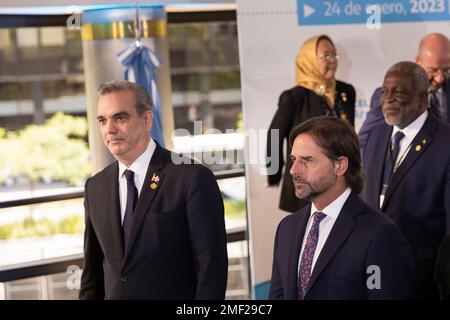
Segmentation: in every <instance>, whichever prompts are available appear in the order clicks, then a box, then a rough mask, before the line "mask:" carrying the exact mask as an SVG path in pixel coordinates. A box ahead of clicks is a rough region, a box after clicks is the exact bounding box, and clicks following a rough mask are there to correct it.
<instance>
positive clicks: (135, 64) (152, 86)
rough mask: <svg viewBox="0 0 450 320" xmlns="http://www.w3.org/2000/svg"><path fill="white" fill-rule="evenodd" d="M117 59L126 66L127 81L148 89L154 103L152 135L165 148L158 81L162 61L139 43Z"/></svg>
mask: <svg viewBox="0 0 450 320" xmlns="http://www.w3.org/2000/svg"><path fill="white" fill-rule="evenodd" d="M117 58H118V59H119V61H120V63H122V64H123V65H124V66H125V80H127V81H131V82H135V83H138V84H140V85H142V86H143V87H144V88H146V89H147V92H148V94H149V96H150V98H151V99H152V103H153V125H152V133H151V135H152V138H153V139H155V140H156V141H157V142H158V143H159V144H160V145H161V146H163V147H164V136H163V129H162V116H161V103H160V100H159V94H158V83H157V80H156V69H158V67H159V66H160V65H161V59H160V58H159V57H158V56H157V55H156V54H155V53H154V52H153V51H152V50H150V49H149V48H147V47H145V46H143V45H142V43H141V42H139V41H136V42H135V43H133V44H132V45H130V46H129V47H128V48H126V49H125V50H123V51H121V52H119V53H118V54H117Z"/></svg>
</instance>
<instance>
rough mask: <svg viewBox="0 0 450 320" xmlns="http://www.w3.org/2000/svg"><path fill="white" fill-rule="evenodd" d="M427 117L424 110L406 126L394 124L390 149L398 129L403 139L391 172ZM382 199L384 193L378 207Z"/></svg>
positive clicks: (407, 150)
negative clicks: (401, 127)
mask: <svg viewBox="0 0 450 320" xmlns="http://www.w3.org/2000/svg"><path fill="white" fill-rule="evenodd" d="M427 117H428V111H425V112H424V113H422V114H421V115H420V116H418V117H417V119H416V120H414V121H413V122H411V123H410V124H409V125H408V126H407V127H405V128H403V129H400V128H399V127H397V126H394V128H393V129H392V135H391V148H392V149H393V148H394V143H393V140H394V135H395V134H396V133H397V132H398V131H401V132H403V133H404V135H405V136H404V137H403V139H402V140H401V141H400V151H399V153H398V156H397V159H395V165H394V168H393V170H394V171H393V172H395V171H396V170H397V168H398V167H399V166H400V165H401V164H402V162H403V160H405V158H406V155H407V154H408V152H409V149H411V143H412V141H413V140H414V138H415V137H416V136H417V134H418V133H419V131H420V129H422V127H423V124H424V123H425V120H427ZM413 147H414V146H413ZM392 149H391V151H392ZM383 201H384V195H380V204H379V205H380V208H381V207H382V205H383Z"/></svg>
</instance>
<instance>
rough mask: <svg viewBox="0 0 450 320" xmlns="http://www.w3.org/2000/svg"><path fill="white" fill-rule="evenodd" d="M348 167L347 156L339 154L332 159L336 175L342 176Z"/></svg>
mask: <svg viewBox="0 0 450 320" xmlns="http://www.w3.org/2000/svg"><path fill="white" fill-rule="evenodd" d="M347 169H348V158H347V157H344V156H340V157H339V158H338V159H337V160H335V161H334V172H335V173H336V175H337V176H343V175H344V174H345V173H346V172H347Z"/></svg>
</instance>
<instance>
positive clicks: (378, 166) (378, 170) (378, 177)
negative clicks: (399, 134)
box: [367, 125, 392, 208]
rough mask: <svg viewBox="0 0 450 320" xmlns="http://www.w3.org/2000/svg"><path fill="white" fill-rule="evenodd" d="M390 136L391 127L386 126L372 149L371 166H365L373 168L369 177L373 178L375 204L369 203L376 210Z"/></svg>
mask: <svg viewBox="0 0 450 320" xmlns="http://www.w3.org/2000/svg"><path fill="white" fill-rule="evenodd" d="M391 135H392V127H389V126H387V125H386V130H383V133H382V134H381V136H380V139H379V140H378V143H377V146H376V148H375V149H374V152H375V156H374V157H373V162H372V164H367V166H368V167H372V168H373V169H372V170H371V172H370V175H371V176H373V177H374V183H373V187H374V188H375V192H373V193H372V194H374V195H376V198H375V199H374V201H375V203H371V205H372V206H376V208H379V202H380V192H381V186H382V184H383V174H384V163H385V161H386V155H387V151H388V148H389V145H390V140H391ZM376 150H381V151H382V152H377V151H376ZM371 158H372V157H371Z"/></svg>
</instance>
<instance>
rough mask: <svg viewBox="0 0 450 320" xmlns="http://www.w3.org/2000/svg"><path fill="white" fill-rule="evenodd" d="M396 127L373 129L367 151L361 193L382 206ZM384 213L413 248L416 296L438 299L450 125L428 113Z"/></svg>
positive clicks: (449, 185) (448, 199)
mask: <svg viewBox="0 0 450 320" xmlns="http://www.w3.org/2000/svg"><path fill="white" fill-rule="evenodd" d="M391 135H392V126H389V125H387V124H386V123H381V124H379V125H377V126H375V127H373V128H372V130H370V131H369V133H368V137H367V144H366V148H365V152H364V154H363V168H364V169H365V171H366V182H365V186H364V190H363V192H362V194H361V196H362V198H363V199H364V200H365V201H366V203H367V204H368V205H370V206H371V207H373V208H378V207H379V195H380V190H381V185H382V175H383V170H384V168H383V167H384V159H385V156H386V152H387V149H388V145H389V141H390V138H391ZM381 211H383V212H384V213H386V215H387V216H388V217H390V218H391V219H392V220H394V222H396V223H397V224H398V226H399V227H400V229H401V230H402V231H403V234H404V236H405V238H406V239H407V240H408V242H409V244H410V246H411V249H412V251H413V255H414V259H415V265H416V275H415V277H416V297H417V298H437V297H438V296H437V295H438V292H437V288H436V285H435V283H434V281H433V266H434V263H435V258H436V252H437V249H438V246H439V244H440V242H441V241H442V239H443V238H444V236H445V235H446V234H447V233H449V230H450V226H449V214H450V126H448V125H446V124H444V123H443V122H440V121H439V120H438V119H436V118H435V117H434V116H432V115H429V116H428V117H427V119H426V121H425V123H424V125H423V127H422V129H421V130H420V131H419V133H418V134H417V136H416V137H415V138H414V140H413V142H412V144H411V149H410V150H409V152H408V154H407V155H406V157H405V158H404V160H403V162H402V163H401V165H400V166H399V167H398V169H397V170H396V172H395V173H394V175H393V177H392V181H391V183H390V185H389V187H388V189H387V190H386V195H385V199H384V202H383V205H382V207H381Z"/></svg>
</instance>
